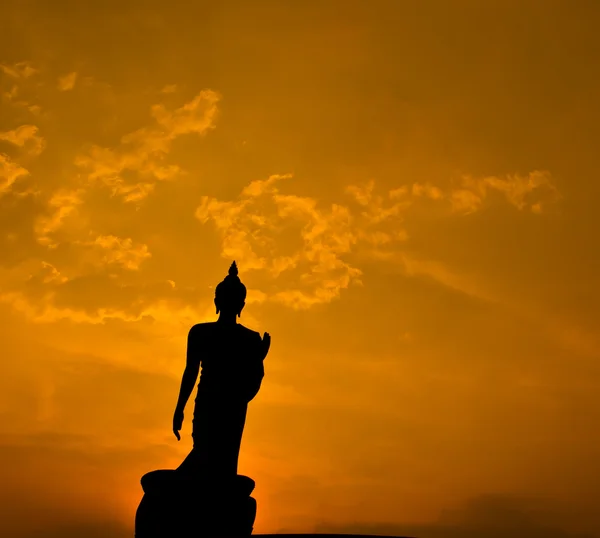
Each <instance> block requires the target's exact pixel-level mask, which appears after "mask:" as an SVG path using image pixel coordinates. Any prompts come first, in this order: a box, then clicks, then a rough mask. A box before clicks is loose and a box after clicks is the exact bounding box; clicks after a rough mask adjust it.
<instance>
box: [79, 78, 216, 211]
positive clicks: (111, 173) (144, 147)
mask: <svg viewBox="0 0 600 538" xmlns="http://www.w3.org/2000/svg"><path fill="white" fill-rule="evenodd" d="M218 102H219V95H218V94H217V93H216V92H214V91H212V90H203V91H201V92H200V93H198V94H197V95H196V96H195V97H194V98H193V99H192V100H191V101H189V102H188V103H185V104H184V105H183V106H181V107H179V108H177V109H175V110H172V111H171V110H167V108H166V107H165V106H164V105H162V104H157V105H154V106H152V107H151V115H152V117H153V119H154V121H155V123H156V125H154V126H152V127H142V128H140V129H137V130H136V131H133V132H130V133H128V134H126V135H124V136H122V137H121V142H120V144H119V146H117V147H116V148H106V147H101V146H97V145H93V146H91V148H90V149H89V150H88V151H87V152H85V153H82V154H81V155H79V156H77V158H76V159H75V164H76V165H77V166H78V167H79V168H80V169H81V170H82V171H83V172H84V173H85V177H86V178H87V180H88V181H89V182H101V183H102V184H104V185H106V186H107V187H108V188H109V189H110V190H111V192H112V193H113V195H114V196H120V197H121V198H122V199H123V201H125V202H138V201H140V200H143V199H144V198H146V197H147V196H148V195H149V194H150V193H151V192H152V191H153V189H154V186H155V183H156V182H157V181H168V180H172V179H174V178H175V177H176V176H177V175H178V174H181V173H182V172H183V171H182V170H181V168H180V167H179V166H177V165H175V164H168V163H165V158H166V156H167V154H168V153H169V150H170V148H171V145H172V143H173V141H174V140H175V139H176V138H178V137H180V136H182V135H187V134H197V135H203V134H205V133H207V132H208V131H210V129H212V128H214V124H215V121H216V117H217V104H218ZM130 173H133V174H134V176H133V178H129V177H128V174H130Z"/></svg>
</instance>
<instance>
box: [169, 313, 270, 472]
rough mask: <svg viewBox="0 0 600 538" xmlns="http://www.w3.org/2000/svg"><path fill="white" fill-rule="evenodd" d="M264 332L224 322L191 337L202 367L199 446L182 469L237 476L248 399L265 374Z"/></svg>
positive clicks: (191, 354) (201, 327)
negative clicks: (262, 336)
mask: <svg viewBox="0 0 600 538" xmlns="http://www.w3.org/2000/svg"><path fill="white" fill-rule="evenodd" d="M263 349H264V348H263V343H262V338H261V336H260V334H259V333H257V332H255V331H252V330H250V329H248V328H246V327H244V326H243V325H240V324H235V325H225V324H222V323H219V322H213V323H201V324H198V325H195V326H194V327H193V328H192V330H191V331H190V336H189V338H188V360H189V359H190V358H191V359H193V360H198V361H199V362H200V365H201V372H200V382H199V383H198V393H197V396H196V400H195V407H194V419H193V431H192V437H193V440H194V448H193V450H192V452H191V453H190V454H189V456H188V457H187V458H186V459H185V461H184V462H183V463H182V464H181V466H180V467H179V470H180V471H185V472H186V473H188V472H190V473H193V474H198V475H202V476H204V477H206V478H210V477H214V478H217V479H222V478H226V477H233V476H235V475H237V467H238V458H239V452H240V446H241V441H242V433H243V431H244V424H245V422H246V412H247V410H248V403H249V402H250V401H251V400H252V399H253V398H254V396H256V394H257V393H258V391H259V389H260V385H261V382H262V379H263V377H264V365H263V359H264V351H263Z"/></svg>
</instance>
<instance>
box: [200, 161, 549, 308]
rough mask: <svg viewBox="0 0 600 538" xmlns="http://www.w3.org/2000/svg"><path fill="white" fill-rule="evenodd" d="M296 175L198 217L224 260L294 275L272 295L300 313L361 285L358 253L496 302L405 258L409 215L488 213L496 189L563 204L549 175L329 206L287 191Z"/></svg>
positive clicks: (371, 188) (358, 194)
mask: <svg viewBox="0 0 600 538" xmlns="http://www.w3.org/2000/svg"><path fill="white" fill-rule="evenodd" d="M291 177H292V176H291V175H290V174H286V175H273V176H271V177H269V178H267V179H265V180H256V181H252V182H251V183H250V184H249V185H247V186H246V187H245V188H244V189H242V191H241V193H240V195H239V196H238V198H237V199H236V200H229V201H222V200H218V199H216V198H213V197H208V196H204V197H202V199H201V201H200V205H199V206H198V208H197V210H196V218H197V219H198V220H200V221H201V222H202V223H207V222H209V221H212V223H213V224H214V226H215V228H216V230H217V232H218V233H219V235H220V237H221V241H222V248H221V253H222V255H223V256H224V257H226V258H229V259H236V260H238V261H239V262H240V263H242V264H243V265H244V268H245V270H262V271H266V272H268V273H269V274H270V275H271V277H278V276H279V275H280V274H282V273H284V272H286V271H288V272H289V271H294V273H293V276H291V277H290V279H291V281H294V282H295V283H296V285H294V286H292V287H290V288H289V289H283V290H278V291H275V292H273V293H270V294H269V293H267V296H268V298H269V300H272V301H276V302H280V303H283V304H285V305H286V306H290V307H292V308H295V309H305V308H309V307H311V306H312V305H315V304H320V303H327V302H330V301H332V300H334V299H336V298H338V297H339V296H340V293H341V290H344V289H346V288H348V287H349V286H350V285H352V284H361V275H362V270H361V269H360V268H359V267H357V266H355V265H353V264H351V263H350V262H349V261H348V260H347V256H348V255H350V254H353V253H356V252H368V253H369V255H371V256H374V257H375V258H377V259H379V260H388V261H394V260H395V262H396V263H399V264H400V265H401V266H402V267H403V269H404V272H405V274H407V275H408V276H416V275H426V276H428V277H431V278H433V279H435V280H436V281H438V282H440V283H441V284H443V285H444V286H447V287H450V288H453V289H456V290H460V291H461V292H464V293H467V294H469V295H473V296H476V297H479V298H486V299H490V297H491V296H489V293H488V292H487V291H486V290H483V289H482V288H481V287H480V286H479V285H475V284H473V282H474V280H473V279H472V278H470V277H469V278H467V277H463V276H461V275H458V274H455V273H453V272H452V271H451V270H449V269H448V268H446V267H445V266H443V265H441V264H439V263H436V262H433V261H428V260H418V259H415V258H414V257H411V256H409V255H408V254H406V253H404V252H402V249H401V245H402V244H403V243H404V242H406V241H408V240H409V234H408V232H407V230H406V227H405V220H406V219H407V218H409V217H410V211H409V210H410V209H411V208H412V207H413V206H414V205H415V204H417V203H419V201H420V200H423V199H425V198H426V199H429V200H433V201H436V202H442V201H449V202H450V210H449V216H450V215H451V214H452V213H457V214H458V213H462V214H464V213H470V212H474V211H477V210H480V209H482V207H483V205H482V202H483V199H484V198H485V196H486V195H487V193H488V191H490V190H496V191H499V192H502V193H503V194H504V195H505V196H506V199H507V201H508V202H509V203H510V204H512V205H514V206H515V207H517V208H518V209H520V210H526V209H529V210H531V211H532V212H533V213H539V212H541V207H542V206H543V204H546V203H549V202H551V201H555V200H556V199H557V198H558V192H557V190H556V188H555V187H554V185H553V183H552V181H551V178H550V176H549V174H547V173H543V172H532V173H531V174H529V175H528V176H526V177H523V176H518V175H515V176H506V177H504V178H499V177H485V178H481V179H478V180H473V179H471V178H463V180H462V183H461V185H460V186H459V187H457V188H451V189H449V190H446V191H444V190H443V189H442V188H440V187H438V186H435V185H433V184H430V183H413V184H407V185H402V186H399V187H397V188H393V189H391V190H389V191H388V192H387V194H382V193H378V192H377V189H376V185H375V181H374V180H370V181H368V182H367V183H365V184H362V185H350V186H348V187H347V188H346V193H347V194H348V195H349V196H350V198H351V199H352V200H353V201H354V202H355V203H356V205H355V206H352V205H342V204H332V205H331V206H330V207H328V208H327V207H323V206H322V204H320V203H319V201H318V200H317V199H315V198H311V197H307V196H298V195H295V194H284V193H283V192H281V191H280V188H279V185H280V184H281V183H282V182H283V181H288V180H289V179H291ZM538 191H539V192H538ZM291 245H292V246H291ZM290 279H288V280H290Z"/></svg>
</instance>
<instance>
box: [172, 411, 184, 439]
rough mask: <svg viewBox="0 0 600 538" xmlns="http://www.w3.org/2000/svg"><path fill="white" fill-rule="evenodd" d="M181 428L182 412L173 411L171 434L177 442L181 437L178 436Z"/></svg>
mask: <svg viewBox="0 0 600 538" xmlns="http://www.w3.org/2000/svg"><path fill="white" fill-rule="evenodd" d="M182 427H183V411H179V410H177V409H176V410H175V414H174V415H173V433H174V434H175V437H177V440H178V441H181V435H179V431H180V430H181V428H182Z"/></svg>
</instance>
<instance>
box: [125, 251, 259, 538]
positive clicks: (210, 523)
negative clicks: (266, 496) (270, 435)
mask: <svg viewBox="0 0 600 538" xmlns="http://www.w3.org/2000/svg"><path fill="white" fill-rule="evenodd" d="M245 300H246V287H245V286H244V285H243V284H242V282H241V281H240V279H239V277H238V270H237V266H236V264H235V262H233V263H232V265H231V267H230V269H229V274H228V275H227V277H225V279H224V280H223V281H222V282H221V283H220V284H219V285H218V286H217V288H216V290H215V306H216V309H217V314H219V318H218V320H217V321H215V322H211V323H200V324H197V325H194V326H193V327H192V328H191V330H190V332H189V335H188V342H187V360H186V367H185V371H184V373H183V378H182V380H181V390H180V392H179V399H178V401H177V405H176V407H175V413H174V416H173V432H174V434H175V436H176V437H177V439H178V440H180V439H181V437H180V434H179V432H180V430H181V428H182V424H183V419H184V409H185V406H186V404H187V402H188V400H189V397H190V395H191V393H192V391H193V390H194V386H195V385H196V381H197V379H198V374H199V373H200V368H202V372H201V374H200V383H199V384H198V394H197V396H196V401H195V408H194V419H193V429H192V439H193V442H194V445H193V448H192V451H191V452H190V453H189V455H188V456H187V457H186V459H185V460H184V461H183V463H182V464H181V465H180V466H179V467H178V468H177V469H176V470H175V471H168V470H165V471H153V472H151V473H148V474H146V475H144V477H142V487H143V489H144V492H145V495H144V498H142V502H141V503H140V506H139V508H138V512H137V514H136V537H137V538H147V537H159V536H176V534H175V533H182V534H181V536H182V537H183V536H184V535H185V533H186V532H187V531H193V535H194V536H203V535H205V536H206V535H212V536H214V535H217V534H222V535H223V534H229V535H231V534H237V535H242V534H251V532H252V526H253V525H254V519H255V517H256V501H255V500H254V499H253V498H252V497H250V494H251V492H252V490H253V489H254V481H253V480H252V479H251V478H248V477H246V476H240V475H238V474H237V467H238V457H239V452H240V445H241V441H242V433H243V431H244V424H245V421H246V412H247V410H248V403H249V402H250V401H251V400H252V399H253V398H254V397H255V396H256V394H257V393H258V391H259V389H260V385H261V382H262V379H263V376H264V365H263V360H264V359H265V357H266V356H267V353H268V352H269V347H270V344H271V338H270V336H269V334H268V333H264V336H263V337H262V338H261V336H260V334H259V333H257V332H255V331H252V330H250V329H248V328H246V327H244V326H243V325H241V324H239V323H237V318H238V317H240V315H241V312H242V309H243V308H244V305H245Z"/></svg>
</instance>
